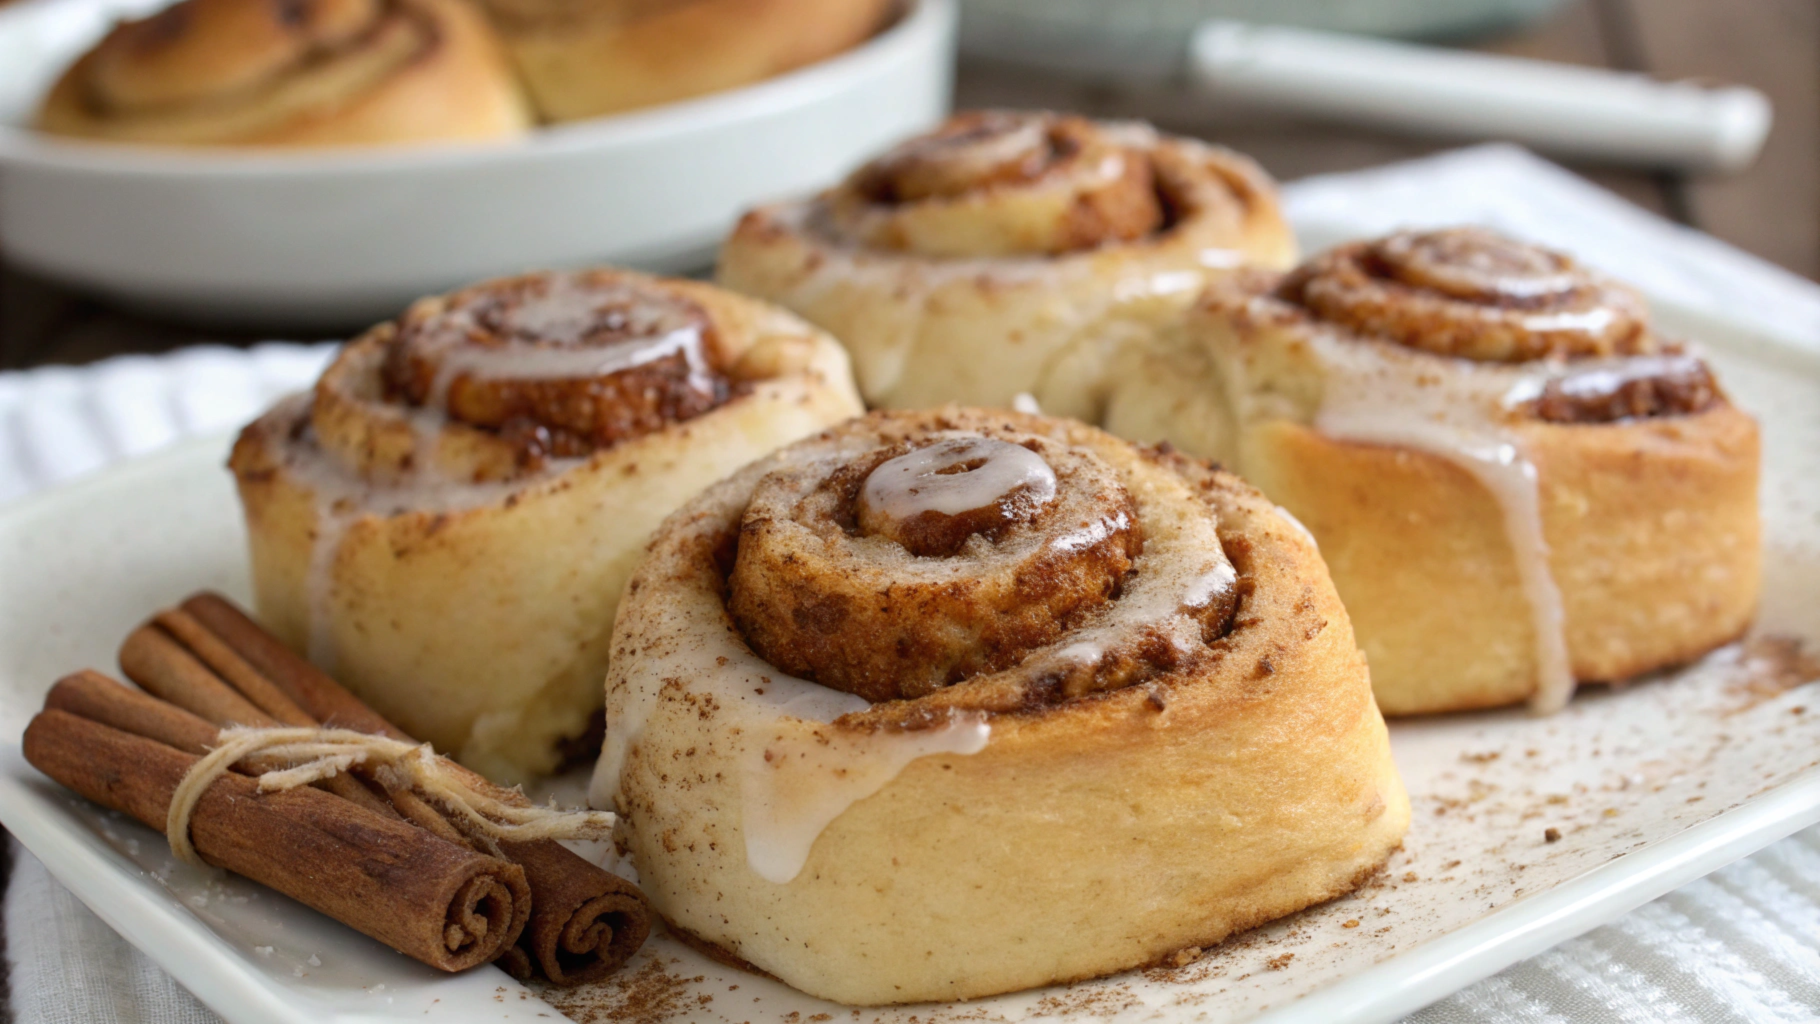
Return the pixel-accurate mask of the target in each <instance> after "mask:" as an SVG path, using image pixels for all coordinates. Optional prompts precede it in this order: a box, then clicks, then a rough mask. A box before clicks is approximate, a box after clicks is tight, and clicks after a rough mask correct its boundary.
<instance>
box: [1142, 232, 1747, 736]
mask: <svg viewBox="0 0 1820 1024" xmlns="http://www.w3.org/2000/svg"><path fill="white" fill-rule="evenodd" d="M1125 370H1126V372H1125V374H1124V375H1123V376H1122V377H1121V381H1122V383H1121V391H1120V393H1119V394H1118V395H1116V396H1115V397H1114V399H1113V402H1112V407H1111V411H1110V413H1109V417H1108V422H1109V426H1110V428H1111V429H1113V430H1115V431H1118V432H1119V433H1121V434H1123V435H1125V436H1128V437H1140V438H1145V439H1156V438H1168V439H1169V440H1171V441H1173V442H1174V443H1175V444H1177V445H1180V446H1182V447H1183V448H1185V449H1187V450H1189V451H1192V452H1195V453H1197V454H1202V455H1206V456H1210V457H1214V458H1219V459H1223V460H1225V461H1227V462H1228V463H1229V464H1232V465H1234V466H1235V467H1237V468H1238V469H1239V471H1240V472H1242V473H1244V474H1245V476H1246V478H1247V479H1250V480H1252V481H1253V482H1255V483H1256V484H1257V485H1258V486H1259V487H1260V488H1262V489H1263V490H1264V492H1265V493H1266V494H1269V495H1270V496H1271V498H1273V499H1274V500H1276V501H1278V502H1281V503H1282V504H1283V505H1284V506H1285V507H1286V508H1288V509H1289V510H1290V511H1291V512H1292V513H1294V514H1295V515H1296V516H1297V517H1299V518H1300V519H1301V520H1302V522H1304V523H1305V524H1306V525H1307V526H1308V528H1309V529H1310V530H1311V531H1312V532H1313V533H1314V535H1315V537H1316V538H1318V539H1319V542H1320V545H1321V552H1322V554H1323V555H1324V556H1325V557H1326V560H1327V565H1328V567H1329V568H1330V569H1331V570H1332V572H1333V578H1334V582H1335V584H1336V585H1337V586H1338V587H1339V590H1340V596H1341V597H1342V598H1344V599H1345V601H1346V607H1347V609H1348V610H1349V611H1350V612H1351V613H1352V621H1353V625H1354V627H1355V628H1356V629H1357V630H1358V634H1359V642H1360V644H1361V645H1362V646H1363V647H1364V648H1365V651H1366V653H1367V654H1368V655H1369V656H1370V659H1371V678H1372V684H1373V686H1374V687H1375V688H1376V690H1377V695H1378V703H1379V705H1380V706H1381V707H1382V708H1383V709H1384V711H1385V713H1387V714H1409V713H1416V712H1428V711H1450V710H1456V709H1461V708H1479V707H1493V706H1497V705H1504V704H1513V703H1518V702H1521V701H1524V700H1528V701H1530V702H1531V703H1532V705H1533V706H1534V707H1535V708H1536V709H1537V710H1540V711H1544V712H1546V711H1552V710H1555V709H1558V708H1560V707H1561V706H1562V705H1563V704H1565V703H1566V701H1567V700H1568V698H1569V696H1570V695H1571V694H1572V692H1573V689H1574V686H1575V683H1576V681H1592V680H1601V681H1616V680H1624V679H1628V678H1630V677H1632V676H1636V675H1638V674H1640V673H1645V672H1649V671H1651V670H1653V669H1658V668H1662V667H1665V666H1669V665H1674V664H1676V663H1679V662H1684V661H1687V660H1689V659H1691V658H1694V657H1696V656H1698V655H1700V654H1702V653H1704V652H1706V651H1708V650H1710V649H1712V648H1713V647H1716V646H1718V645H1720V644H1723V643H1725V642H1727V641H1729V640H1732V639H1734V638H1736V637H1737V636H1738V635H1739V634H1741V633H1742V632H1743V631H1744V630H1745V628H1746V626H1747V625H1748V624H1749V622H1750V620H1751V617H1752V615H1753V613H1754V611H1755V608H1756V602H1757V590H1758V579H1759V541H1758V531H1759V526H1758V514H1757V475H1758V461H1759V452H1758V447H1759V441H1758V431H1757V425H1756V423H1755V421H1754V420H1752V419H1751V417H1750V416H1748V415H1747V414H1745V413H1744V412H1742V411H1740V410H1739V409H1738V408H1736V407H1735V406H1733V405H1732V404H1731V402H1730V401H1728V400H1727V399H1726V396H1725V393H1724V391H1723V390H1722V389H1721V388H1720V386H1719V384H1718V382H1717V381H1716V380H1715V379H1714V376H1713V373H1712V370H1711V368H1710V367H1709V366H1707V364H1706V363H1705V362H1704V361H1703V360H1702V359H1701V358H1700V357H1699V356H1698V355H1697V354H1696V353H1695V352H1693V351H1692V350H1690V349H1689V348H1688V347H1687V346H1685V345H1683V344H1680V343H1677V342H1673V341H1669V340H1665V339H1663V338H1662V337H1661V336H1659V335H1658V334H1656V333H1655V332H1654V331H1653V330H1652V329H1651V326H1650V323H1649V318H1648V312H1647V310H1646V308H1645V306H1644V304H1643V302H1642V300H1641V299H1640V298H1639V297H1638V296H1637V295H1635V294H1633V293H1632V292H1631V291H1630V290H1628V289H1626V288H1624V287H1623V286H1621V285H1619V284H1616V283H1613V282H1611V281H1608V280H1605V279H1603V278H1601V277H1599V276H1597V275H1595V274H1593V273H1591V272H1589V271H1587V270H1585V269H1583V268H1581V267H1579V266H1577V265H1576V264H1575V263H1574V262H1573V261H1572V260H1571V259H1569V258H1568V257H1566V256H1563V255H1561V254H1559V253H1555V252H1551V251H1548V250H1546V249H1541V248H1537V247H1534V246H1530V245H1526V244H1523V243H1521V242H1516V241H1512V240H1510V239H1507V238H1502V237H1500V236H1497V235H1495V234H1492V233H1490V232H1487V231H1482V230H1478V229H1472V228H1461V229H1454V230H1448V231H1436V232H1428V233H1404V234H1397V235H1392V236H1390V237H1388V238H1384V239H1380V240H1378V241H1375V242H1367V243H1361V244H1356V245H1348V246H1344V247H1341V248H1339V249H1335V250H1333V251H1331V252H1328V253H1325V254H1323V255H1321V256H1318V257H1316V258H1315V259H1313V260H1311V261H1309V262H1308V263H1307V264H1306V265H1304V266H1303V267H1301V268H1300V269H1298V270H1296V271H1295V272H1294V273H1292V274H1290V275H1288V276H1287V277H1285V278H1281V279H1263V278H1258V277H1253V278H1252V279H1250V280H1247V281H1236V280H1235V281H1232V282H1228V283H1226V284H1225V285H1224V286H1216V287H1215V288H1213V289H1211V290H1210V291H1209V292H1208V294H1207V295H1206V296H1205V297H1204V298H1203V299H1202V301H1201V302H1200V304H1199V306H1198V307H1197V308H1196V309H1195V310H1194V312H1193V313H1192V314H1191V316H1190V317H1189V319H1188V321H1187V325H1186V329H1185V330H1183V331H1181V332H1179V333H1177V334H1175V335H1173V336H1171V337H1168V338H1164V339H1162V341H1161V342H1160V343H1159V345H1158V346H1156V347H1155V348H1153V349H1151V350H1149V351H1148V352H1146V353H1136V352H1133V353H1131V354H1130V362H1129V363H1128V364H1127V365H1126V367H1125Z"/></svg>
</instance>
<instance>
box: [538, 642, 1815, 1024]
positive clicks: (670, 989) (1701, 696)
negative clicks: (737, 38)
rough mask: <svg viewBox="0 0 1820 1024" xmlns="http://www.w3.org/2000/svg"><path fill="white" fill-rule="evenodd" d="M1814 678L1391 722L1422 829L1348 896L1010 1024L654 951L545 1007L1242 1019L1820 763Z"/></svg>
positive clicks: (1068, 990)
mask: <svg viewBox="0 0 1820 1024" xmlns="http://www.w3.org/2000/svg"><path fill="white" fill-rule="evenodd" d="M1816 669H1820V657H1816V655H1815V654H1814V653H1812V652H1808V651H1806V650H1805V649H1803V648H1802V646H1801V645H1800V644H1799V643H1797V642H1795V641H1793V640H1789V639H1783V638H1773V637H1771V638H1754V639H1752V640H1749V641H1746V642H1744V643H1742V644H1738V645H1734V646H1732V647H1728V648H1725V649H1723V650H1721V651H1719V652H1715V653H1714V654H1713V655H1711V656H1709V657H1708V658H1706V659H1703V660H1702V661H1701V662H1699V663H1696V664H1695V665H1692V666H1689V667H1688V668H1686V669H1683V670H1680V671H1678V672H1676V673H1669V674H1665V675H1664V676H1662V677H1659V678H1651V679H1648V680H1642V681H1638V682H1637V683H1635V684H1632V685H1631V686H1629V687H1626V688H1624V689H1622V690H1618V689H1615V688H1606V687H1588V688H1587V692H1586V693H1584V694H1582V696H1581V698H1580V699H1579V700H1578V701H1576V702H1575V704H1574V705H1573V706H1572V707H1570V708H1569V709H1568V711H1566V712H1564V713H1563V714H1562V715H1560V716H1557V717H1555V718H1552V719H1546V720H1537V719H1531V718H1529V717H1527V716H1526V715H1525V714H1524V713H1523V712H1522V711H1521V710H1520V709H1519V710H1514V711H1512V712H1510V713H1508V714H1502V715H1497V716H1495V717H1494V718H1491V719H1488V720H1487V721H1485V722H1483V723H1482V724H1473V725H1462V726H1459V727H1449V728H1448V730H1447V731H1446V733H1445V734H1432V733H1430V734H1425V733H1423V732H1422V729H1423V728H1427V727H1417V728H1415V729H1412V730H1410V731H1408V732H1403V733H1399V728H1400V727H1399V726H1398V725H1396V724H1393V725H1392V733H1393V736H1397V742H1398V743H1399V744H1400V745H1401V751H1400V753H1407V754H1410V755H1413V757H1412V763H1420V764H1421V765H1423V768H1424V770H1422V771H1421V772H1420V773H1419V774H1418V773H1411V774H1410V775H1409V776H1408V780H1409V783H1410V788H1411V793H1410V796H1411V800H1412V802H1413V804H1414V809H1415V812H1416V816H1417V821H1418V822H1419V823H1421V822H1426V823H1427V824H1425V825H1419V826H1418V828H1417V829H1416V830H1414V831H1412V832H1411V834H1410V837H1409V839H1408V841H1407V842H1406V845H1405V848H1404V849H1402V850H1400V851H1398V852H1397V853H1396V854H1394V855H1393V856H1392V857H1391V859H1390V861H1389V863H1387V864H1385V865H1384V866H1383V867H1382V868H1380V869H1378V870H1377V871H1376V872H1375V873H1374V874H1372V875H1371V876H1370V877H1367V878H1365V879H1362V880H1360V884H1359V885H1358V887H1357V888H1356V889H1354V890H1352V891H1351V893H1350V894H1348V895H1342V896H1340V897H1338V898H1336V899H1334V900H1332V901H1329V902H1327V903H1324V904H1320V905H1317V906H1315V907H1311V908H1309V909H1307V910H1304V911H1302V912H1300V913H1297V914H1292V915H1290V916H1289V917H1287V918H1283V919H1281V920H1278V921H1276V922H1274V923H1271V924H1267V925H1264V926H1263V927H1260V928H1257V929H1254V930H1252V931H1248V932H1243V933H1240V934H1238V935H1235V936H1232V937H1231V938H1228V939H1227V940H1225V941H1223V942H1221V943H1219V944H1217V945H1210V946H1207V947H1205V948H1193V947H1191V948H1188V949H1183V950H1180V951H1178V952H1177V953H1175V954H1173V955H1171V956H1167V957H1164V958H1163V959H1162V961H1161V962H1159V963H1157V964H1155V965H1153V966H1151V967H1148V968H1144V969H1141V970H1138V971H1133V972H1129V973H1126V974H1122V975H1116V976H1114V977H1110V978H1102V979H1098V980H1089V981H1081V982H1076V983H1073V984H1069V985H1062V986H1057V987H1054V988H1051V989H1047V990H1044V991H1041V992H1035V993H1030V994H1028V995H1027V996H1019V997H1014V999H1015V1001H1014V1002H1013V1003H1012V1004H1011V1006H1015V1007H1018V1008H1019V1009H1020V1010H1021V1012H1019V1011H1018V1010H1011V1009H1010V1008H1009V1007H1007V1006H1006V1005H1005V1004H1000V1003H998V1002H996V1001H994V1000H989V999H988V1000H981V1001H978V1002H974V1003H957V1004H945V1005H939V1006H930V1005H918V1006H908V1007H866V1008H862V1009H851V1010H845V1011H831V1013H830V1014H822V1013H815V1012H814V1009H815V1007H814V1006H813V1005H811V1006H804V1005H803V1003H802V1002H800V1001H798V1000H801V999H805V998H806V997H795V998H793V999H791V1000H789V1001H788V1002H786V1003H785V1005H782V1006H780V1005H778V1003H777V1001H775V999H774V997H773V996H771V995H765V996H763V998H762V999H759V1000H758V1001H756V1002H753V1003H751V1004H747V1003H746V1002H745V1001H744V998H743V997H745V996H746V995H747V994H748V993H751V994H753V995H758V994H759V993H760V992H762V991H763V989H762V987H761V986H754V985H751V984H743V985H741V987H740V990H739V991H738V992H737V993H735V994H734V995H733V996H731V997H729V996H727V995H726V993H729V992H733V986H732V983H733V982H735V981H743V980H744V979H745V976H743V975H732V974H718V975H717V974H710V975H709V976H708V978H707V979H704V980H706V981H707V982H709V983H710V984H711V986H712V989H713V991H715V992H719V993H722V997H721V998H718V999H716V1000H715V1001H714V1003H713V1004H711V1005H703V1004H701V1003H699V1002H698V1001H697V996H698V994H700V993H702V992H704V991H705V990H706V989H707V988H708V985H703V984H698V983H697V981H696V979H693V978H690V977H688V976H685V975H683V974H681V973H679V972H680V971H684V970H688V971H694V970H699V969H701V965H700V962H698V961H694V960H692V959H684V960H678V959H674V958H670V957H668V956H665V955H663V954H662V951H659V952H658V953H656V954H653V953H651V952H647V953H646V954H645V956H646V957H649V958H650V959H649V960H642V961H640V964H641V966H639V967H638V969H637V970H636V971H630V972H627V973H623V974H622V975H621V976H619V977H617V978H613V979H609V980H607V981H605V982H602V983H600V984H598V985H595V986H590V987H587V988H584V989H582V990H579V991H575V992H566V993H559V992H551V993H548V994H547V995H546V998H549V999H551V1001H552V1002H553V1003H555V1005H556V1006H557V1008H558V1009H559V1010H562V1011H563V1012H564V1013H567V1014H569V1016H570V1017H572V1018H573V1019H574V1020H575V1021H577V1022H578V1024H608V1022H615V1024H618V1022H626V1024H659V1022H662V1021H665V1020H677V1021H681V1020H719V1021H724V1022H725V1024H742V1022H748V1021H749V1022H750V1024H758V1022H760V1021H779V1020H780V1019H782V1018H783V1017H784V1014H785V1013H787V1012H790V1011H791V1010H795V1011H796V1012H797V1013H798V1016H797V1017H796V1018H795V1019H796V1021H797V1022H798V1024H810V1022H813V1024H822V1022H824V1021H830V1020H831V1021H850V1022H851V1024H1005V1022H1007V1020H1008V1019H1010V1017H1012V1016H1015V1017H1016V1018H1017V1019H1020V1020H1028V1019H1036V1018H1047V1019H1057V1018H1061V1019H1109V1018H1118V1019H1127V1018H1130V1019H1142V1018H1144V1017H1145V1015H1146V1014H1152V1013H1154V1012H1155V1011H1156V1010H1157V1009H1158V1008H1159V1007H1163V1008H1168V1010H1169V1011H1171V1012H1177V1013H1188V1014H1193V1015H1198V1016H1204V1017H1206V1018H1208V1019H1209V1020H1211V1021H1218V1020H1228V1019H1232V1018H1234V1017H1243V1016H1249V1015H1251V1014H1255V1013H1256V1012H1258V1011H1260V1010H1262V1009H1264V1008H1266V1007H1270V1006H1276V1005H1280V1004H1281V1003H1282V1002H1285V1001H1287V1000H1288V999H1291V998H1294V997H1295V996H1296V995H1298V994H1300V993H1301V992H1302V991H1305V990H1306V988H1307V986H1308V985H1309V984H1310V983H1311V982H1310V981H1309V979H1310V978H1317V979H1318V978H1323V977H1325V978H1332V977H1334V976H1335V974H1334V973H1333V972H1335V971H1336V970H1343V971H1356V970H1358V969H1361V968H1363V967H1365V966H1368V965H1369V964H1371V963H1375V962H1381V961H1382V960H1383V959H1385V958H1387V957H1391V956H1394V955H1397V954H1399V953H1401V952H1404V951H1406V950H1408V949H1410V948H1413V947H1414V946H1416V945H1419V944H1420V943H1422V942H1424V941H1427V940H1428V939H1431V938H1433V937H1434V936H1435V935H1436V934H1438V933H1439V932H1441V931H1448V930H1452V929H1454V928H1457V927H1459V926H1460V925H1461V924H1462V923H1465V922H1468V921H1471V920H1473V919H1476V918H1477V917H1478V916H1479V915H1482V914H1485V913H1488V912H1493V911H1496V910H1498V909H1500V908H1502V907H1503V906H1505V905H1507V904H1508V903H1510V902H1511V901H1512V900H1515V899H1518V898H1521V897H1522V896H1523V895H1524V894H1533V893H1535V892H1538V891H1541V890H1545V889H1547V888H1550V887H1552V886H1554V885H1557V884H1559V883H1560V882H1561V881H1563V880H1565V879H1566V878H1570V877H1573V876H1574V875H1577V874H1579V873H1581V872H1583V871H1585V870H1588V869H1590V868H1592V867H1596V866H1598V865H1600V864H1604V863H1606V862H1608V861H1610V860H1613V859H1616V858H1621V857H1623V856H1624V855H1626V854H1627V853H1629V852H1631V851H1633V850H1636V849H1638V848H1640V847H1642V846H1644V845H1647V844H1648V843H1649V842H1651V841H1654V840H1655V839H1658V838H1660V837H1662V836H1665V835H1672V834H1673V833H1674V832H1677V831H1679V830H1680V829H1682V828H1685V827H1688V826H1689V825H1693V824H1697V823H1699V822H1702V821H1706V820H1709V819H1710V818H1712V817H1713V816H1714V815H1716V814H1719V813H1721V812H1723V811H1724V810H1726V809H1728V808H1730V807H1735V806H1737V805H1738V804H1739V803H1740V802H1742V801H1743V800H1745V799H1747V798H1748V797H1749V796H1750V795H1752V794H1754V793H1756V792H1758V791H1760V790H1761V789H1762V788H1764V787H1766V786H1769V785H1774V784H1776V783H1777V782H1779V781H1785V780H1787V779H1790V778H1793V777H1794V776H1796V775H1798V774H1800V773H1801V772H1803V771H1806V770H1808V769H1809V768H1812V767H1820V733H1817V732H1816V730H1820V713H1815V708H1816V707H1820V696H1816V697H1807V698H1805V699H1804V697H1803V695H1804V694H1807V693H1808V692H1809V691H1808V690H1799V689H1798V688H1799V687H1801V686H1803V685H1804V684H1807V683H1808V682H1809V681H1810V680H1815V679H1820V671H1816ZM1779 698H1782V699H1780V701H1779V700H1778V699H1779ZM1617 704H1621V707H1619V706H1614V705H1617ZM1424 736H1427V738H1426V739H1425V738H1424ZM1424 744H1426V746H1425V745H1424ZM1608 811H1616V812H1618V813H1616V814H1615V815H1614V814H1608V813H1607V812H1608ZM1551 836H1552V837H1554V840H1553V841H1552V842H1551V841H1549V838H1550V837H1551ZM664 941H668V939H666V940H664ZM683 956H684V957H685V958H687V957H689V954H683ZM723 1007H724V1009H723ZM1026 1007H1027V1009H1024V1008H1026ZM1147 1007H1148V1008H1149V1009H1146V1008H1147Z"/></svg>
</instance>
